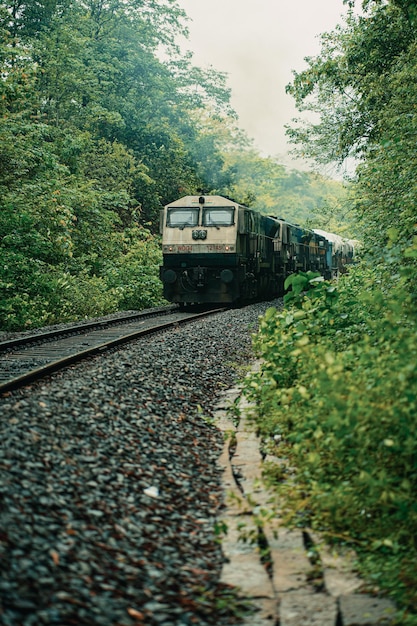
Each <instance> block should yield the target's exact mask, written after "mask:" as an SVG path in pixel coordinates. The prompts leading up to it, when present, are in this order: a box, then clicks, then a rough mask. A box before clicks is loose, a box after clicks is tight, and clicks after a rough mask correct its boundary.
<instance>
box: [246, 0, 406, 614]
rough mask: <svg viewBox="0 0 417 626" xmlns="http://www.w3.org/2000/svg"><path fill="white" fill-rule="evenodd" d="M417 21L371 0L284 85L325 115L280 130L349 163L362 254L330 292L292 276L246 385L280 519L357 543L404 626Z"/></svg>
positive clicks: (402, 3) (390, 4) (400, 6)
mask: <svg viewBox="0 0 417 626" xmlns="http://www.w3.org/2000/svg"><path fill="white" fill-rule="evenodd" d="M416 26H417V10H416V8H415V5H414V3H413V2H407V0H390V1H384V2H379V1H371V0H369V1H367V2H365V3H364V13H363V15H361V16H360V17H358V16H356V17H355V16H353V15H350V16H349V17H348V19H347V21H346V24H345V25H344V27H343V28H342V27H339V28H338V29H337V30H336V31H335V32H334V33H331V34H327V35H325V36H324V37H323V47H322V51H321V54H320V55H319V56H318V57H317V58H311V59H309V67H308V69H307V70H305V71H304V72H302V73H300V74H295V77H294V81H293V83H292V84H291V85H290V86H289V88H288V89H289V91H290V92H291V93H293V95H294V96H295V98H296V100H297V103H298V105H299V107H300V108H301V109H302V108H306V109H312V110H315V111H317V112H319V113H320V116H321V117H320V119H321V121H320V122H319V123H317V124H315V125H308V124H307V125H296V126H294V127H293V128H292V129H291V130H290V133H291V134H292V136H293V138H294V141H295V142H296V143H297V144H298V145H299V146H300V149H302V150H303V151H309V153H310V155H312V156H314V157H315V158H317V159H318V160H319V161H320V162H322V163H323V162H327V161H331V160H334V159H338V160H339V161H342V160H343V159H344V158H345V157H348V156H354V157H355V158H356V159H357V160H358V161H359V165H358V169H357V175H356V178H355V180H354V181H353V183H352V185H351V194H352V205H353V206H354V207H355V220H356V222H357V225H358V228H359V229H360V230H361V231H362V237H363V241H364V246H363V252H362V260H361V262H360V263H358V265H357V266H356V267H355V268H353V269H352V270H351V271H350V272H349V274H348V275H346V276H345V277H344V278H343V279H341V280H340V281H339V283H338V285H337V286H335V285H333V284H330V283H327V282H320V281H317V279H315V277H314V276H312V275H308V274H306V275H300V276H297V277H291V278H290V279H289V280H288V283H289V284H290V285H291V286H292V291H291V292H290V293H289V295H288V296H287V298H286V308H285V309H284V310H283V311H277V310H275V309H270V310H269V311H268V312H267V314H266V315H265V317H264V318H263V320H262V322H261V328H260V332H259V334H258V335H257V336H256V338H255V345H256V348H257V351H258V354H259V355H260V356H261V357H262V358H263V359H264V362H263V365H262V368H261V372H260V373H259V374H257V375H254V376H252V377H251V378H250V379H249V381H248V390H250V394H251V395H252V396H253V397H254V398H256V399H257V401H258V403H259V407H260V409H259V415H258V417H257V422H258V427H259V429H260V431H261V432H262V434H263V435H264V437H265V439H266V441H271V440H272V439H273V437H275V436H277V437H275V438H276V439H277V440H279V441H281V443H280V444H279V446H278V448H279V452H280V453H281V454H282V455H283V456H284V457H287V462H286V465H284V467H283V466H280V467H279V468H277V467H272V468H271V469H270V472H269V474H270V479H271V480H273V482H275V484H276V485H277V488H278V490H279V492H280V493H281V495H282V498H283V501H282V502H283V507H284V509H285V511H286V513H287V516H288V521H291V522H292V523H294V524H297V525H301V526H302V525H307V526H312V527H313V528H315V529H319V530H321V531H323V532H324V533H325V534H326V535H327V537H328V538H329V540H331V541H333V542H338V543H344V544H348V545H350V546H354V547H355V548H356V549H357V551H358V556H359V563H360V567H361V569H362V571H363V572H365V573H366V575H367V577H368V579H369V580H370V581H371V583H372V584H373V585H376V586H379V587H380V588H382V589H383V590H385V591H386V592H387V593H389V594H390V595H391V597H392V598H393V599H394V600H395V601H396V602H397V603H398V606H399V609H400V614H399V616H398V623H399V624H401V625H416V624H417V593H416V590H417V570H416V567H415V563H416V560H417V540H416V538H417V500H416V492H417V423H416V415H417V412H416V409H417V370H416V363H417V315H416V296H417V294H416V280H417V237H416V222H417V220H416V217H417V215H416V208H415V207H416V206H417V188H416V182H415V181H416V165H417V161H416V151H415V145H416V129H417V110H416V104H415V103H416V101H417V92H416V90H417V86H416V85H417V81H416V71H417V66H416V46H417V35H416V33H417V31H416ZM272 447H273V448H275V446H274V445H273V446H272Z"/></svg>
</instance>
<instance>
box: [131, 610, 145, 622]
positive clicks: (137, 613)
mask: <svg viewBox="0 0 417 626" xmlns="http://www.w3.org/2000/svg"><path fill="white" fill-rule="evenodd" d="M127 612H128V613H129V615H130V617H134V618H135V619H141V620H143V619H144V618H145V616H144V614H143V613H141V612H140V611H137V610H136V609H127Z"/></svg>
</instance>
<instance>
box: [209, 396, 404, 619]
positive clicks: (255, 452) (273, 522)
mask: <svg viewBox="0 0 417 626" xmlns="http://www.w3.org/2000/svg"><path fill="white" fill-rule="evenodd" d="M236 403H238V406H239V414H240V419H239V423H238V425H235V424H234V421H233V419H232V415H233V411H232V410H231V408H232V407H233V406H234V405H236ZM249 414H250V406H248V404H247V402H246V400H245V399H244V398H242V397H241V390H240V389H239V388H235V389H230V390H228V391H227V392H226V393H225V394H224V396H223V397H222V399H221V401H220V403H219V404H218V407H217V410H216V420H217V426H218V427H219V428H220V429H221V430H222V431H223V432H224V434H225V445H224V450H223V454H222V455H221V457H220V459H219V464H220V466H221V467H222V468H223V486H224V491H225V502H226V508H225V510H224V512H223V516H222V519H221V520H220V524H221V525H222V526H223V527H224V528H227V532H226V534H225V535H224V536H223V538H222V547H223V552H224V554H225V556H226V558H227V562H226V563H225V565H224V567H223V571H222V582H224V583H226V584H229V585H233V586H236V587H238V588H239V590H240V595H241V596H244V597H246V598H248V599H251V601H252V603H253V605H254V606H255V607H256V609H257V610H256V613H255V614H254V615H251V616H250V617H248V618H247V619H246V621H245V626H376V625H379V626H381V625H384V626H387V625H389V624H391V623H392V619H393V614H394V612H395V606H394V605H393V604H392V603H391V602H390V601H389V600H386V599H384V598H378V597H373V596H371V595H368V594H363V593H360V589H361V587H363V581H362V580H361V579H360V578H358V576H356V574H355V572H354V571H353V567H352V564H351V557H350V558H349V555H346V556H340V555H338V554H333V553H332V552H331V551H330V550H329V549H328V548H327V547H325V546H324V544H322V543H321V542H320V539H319V538H318V537H317V536H313V535H312V533H307V532H306V531H301V530H300V531H298V530H288V529H286V528H284V527H283V526H282V523H281V520H280V519H279V517H276V516H274V518H273V519H268V516H267V515H266V511H268V504H269V505H270V504H271V503H272V500H273V498H274V496H273V494H271V493H270V492H268V490H267V489H266V487H265V485H264V484H263V481H262V465H263V463H264V460H263V459H262V455H261V452H260V441H259V439H258V438H257V437H256V434H255V432H254V430H253V427H252V426H251V422H250V419H249ZM268 460H271V458H270V457H268ZM275 460H276V461H277V462H279V459H275ZM276 509H277V507H275V508H274V510H276ZM269 510H271V506H269ZM259 520H262V523H259ZM312 546H313V548H314V550H312ZM317 555H319V558H317ZM313 556H314V559H313ZM317 564H319V565H317Z"/></svg>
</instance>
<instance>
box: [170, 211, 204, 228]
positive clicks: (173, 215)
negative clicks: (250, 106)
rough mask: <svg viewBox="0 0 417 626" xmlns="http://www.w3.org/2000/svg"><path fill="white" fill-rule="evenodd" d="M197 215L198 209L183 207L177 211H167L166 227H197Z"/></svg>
mask: <svg viewBox="0 0 417 626" xmlns="http://www.w3.org/2000/svg"><path fill="white" fill-rule="evenodd" d="M198 214H199V209H198V208H188V207H183V208H179V209H169V210H168V214H167V226H170V227H171V228H181V229H182V228H185V227H186V226H191V227H193V226H197V225H198Z"/></svg>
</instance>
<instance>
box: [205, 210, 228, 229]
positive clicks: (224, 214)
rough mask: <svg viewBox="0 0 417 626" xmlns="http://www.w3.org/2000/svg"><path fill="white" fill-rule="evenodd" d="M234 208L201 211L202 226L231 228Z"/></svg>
mask: <svg viewBox="0 0 417 626" xmlns="http://www.w3.org/2000/svg"><path fill="white" fill-rule="evenodd" d="M234 216H235V209H234V207H212V208H211V207H210V208H209V207H207V208H204V209H203V226H233V224H234V223H235V222H234Z"/></svg>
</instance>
